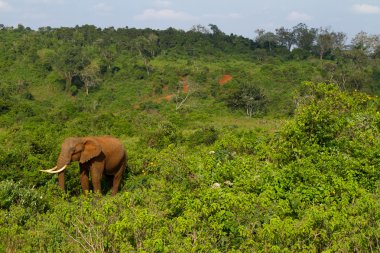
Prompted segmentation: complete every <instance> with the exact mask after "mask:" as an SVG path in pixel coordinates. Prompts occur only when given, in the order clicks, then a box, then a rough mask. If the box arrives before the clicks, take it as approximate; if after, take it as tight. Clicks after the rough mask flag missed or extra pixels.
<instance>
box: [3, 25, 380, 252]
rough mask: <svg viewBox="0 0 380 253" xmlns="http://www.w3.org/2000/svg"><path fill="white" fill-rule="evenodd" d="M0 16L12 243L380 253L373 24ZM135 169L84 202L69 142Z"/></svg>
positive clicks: (379, 86) (7, 247)
mask: <svg viewBox="0 0 380 253" xmlns="http://www.w3.org/2000/svg"><path fill="white" fill-rule="evenodd" d="M209 27H210V29H208V28H206V27H202V26H199V25H198V26H194V27H193V28H192V29H191V30H189V31H181V30H176V29H173V28H170V29H167V30H164V31H161V30H151V29H144V30H141V29H134V28H128V27H126V28H120V29H114V28H112V27H110V28H105V29H100V28H97V27H94V26H90V25H86V26H81V27H74V28H51V27H42V28H40V29H38V30H37V31H34V30H31V29H29V28H27V27H24V26H22V25H19V26H18V27H17V28H13V27H5V26H3V25H0V51H1V52H0V95H1V96H0V142H1V143H2V145H1V146H0V252H2V251H5V252H336V251H341V252H376V251H379V250H380V244H379V239H380V238H379V235H380V214H379V212H378V210H379V208H380V200H379V196H380V187H379V186H380V170H379V169H378V168H379V167H380V153H379V150H380V114H379V108H380V100H379V99H378V97H377V95H379V94H380V69H379V67H378V66H379V61H380V59H379V56H380V54H379V52H380V48H379V44H378V41H379V40H378V36H377V35H368V34H365V33H360V34H358V35H357V36H356V37H355V38H354V39H353V41H352V43H351V44H350V45H348V46H347V45H346V44H345V42H344V37H345V36H344V34H343V33H340V32H333V31H330V30H328V29H316V28H309V27H307V26H306V25H305V24H299V25H297V26H296V27H293V28H291V29H287V28H283V27H281V28H279V29H276V32H275V33H272V32H265V31H262V30H258V31H257V37H256V38H255V39H253V40H252V39H248V38H244V37H241V36H237V35H234V34H231V35H226V34H224V33H223V32H222V31H220V30H219V28H218V27H217V26H216V25H210V26H209ZM82 135H113V136H116V137H118V138H120V139H121V140H122V141H123V143H124V144H125V147H126V149H127V151H128V155H129V162H128V163H129V164H128V173H127V175H125V178H124V180H123V185H122V189H121V191H120V192H119V193H118V194H117V195H116V196H115V197H111V196H109V194H107V193H106V192H105V193H104V196H103V197H99V196H94V195H92V194H90V195H89V196H86V197H85V196H82V195H81V189H80V183H79V176H78V175H79V169H78V164H72V165H70V166H69V168H68V169H67V173H66V188H67V191H66V192H65V193H64V192H62V191H61V190H60V189H59V188H58V186H57V183H56V181H57V178H56V177H52V176H51V175H46V174H44V173H41V172H39V170H40V169H46V168H51V167H53V166H54V165H55V161H56V158H57V156H58V153H59V148H60V144H61V143H62V141H63V140H64V138H66V137H68V136H82Z"/></svg>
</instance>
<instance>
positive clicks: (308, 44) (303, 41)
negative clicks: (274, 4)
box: [293, 23, 317, 51]
mask: <svg viewBox="0 0 380 253" xmlns="http://www.w3.org/2000/svg"><path fill="white" fill-rule="evenodd" d="M293 33H294V36H295V40H296V42H295V44H296V45H297V47H299V48H301V49H305V50H308V51H310V50H311V49H312V47H313V45H314V42H315V39H316V35H317V29H315V28H310V29H309V28H308V27H307V26H306V25H305V24H303V23H300V24H298V25H296V26H295V27H293Z"/></svg>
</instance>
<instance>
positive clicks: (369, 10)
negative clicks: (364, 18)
mask: <svg viewBox="0 0 380 253" xmlns="http://www.w3.org/2000/svg"><path fill="white" fill-rule="evenodd" d="M352 10H353V11H354V12H356V13H361V14H379V13H380V7H378V6H375V5H369V4H355V5H353V6H352Z"/></svg>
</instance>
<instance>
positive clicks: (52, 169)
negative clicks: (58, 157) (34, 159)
mask: <svg viewBox="0 0 380 253" xmlns="http://www.w3.org/2000/svg"><path fill="white" fill-rule="evenodd" d="M55 169H57V166H55V167H54V168H51V169H48V170H40V171H42V172H49V171H54V170H55Z"/></svg>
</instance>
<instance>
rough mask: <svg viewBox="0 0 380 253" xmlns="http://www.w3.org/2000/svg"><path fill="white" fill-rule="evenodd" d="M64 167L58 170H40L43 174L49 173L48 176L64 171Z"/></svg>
mask: <svg viewBox="0 0 380 253" xmlns="http://www.w3.org/2000/svg"><path fill="white" fill-rule="evenodd" d="M66 166H67V165H65V166H63V167H62V168H60V169H59V170H52V169H51V170H42V171H43V172H47V173H50V174H56V173H59V172H61V171H64V170H65V169H66Z"/></svg>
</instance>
